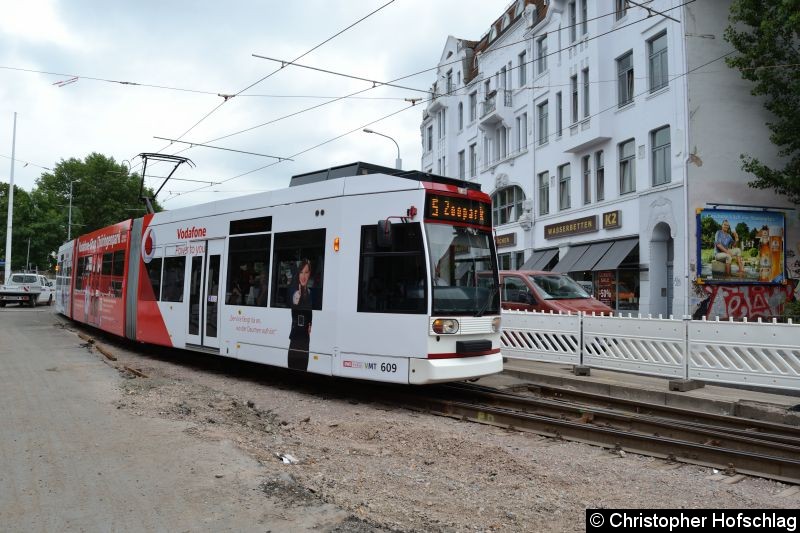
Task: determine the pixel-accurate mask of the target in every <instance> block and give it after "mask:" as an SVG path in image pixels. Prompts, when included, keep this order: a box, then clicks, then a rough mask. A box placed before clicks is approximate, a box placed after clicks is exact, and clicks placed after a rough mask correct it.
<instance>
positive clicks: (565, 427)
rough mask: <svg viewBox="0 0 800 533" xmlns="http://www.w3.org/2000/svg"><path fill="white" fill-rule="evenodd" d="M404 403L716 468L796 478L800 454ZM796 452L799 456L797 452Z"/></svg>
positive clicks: (426, 402)
mask: <svg viewBox="0 0 800 533" xmlns="http://www.w3.org/2000/svg"><path fill="white" fill-rule="evenodd" d="M405 405H406V406H407V407H409V408H415V409H418V410H423V411H427V412H430V413H433V414H439V415H443V416H449V417H454V418H459V419H462V420H470V421H473V422H479V423H483V424H491V425H496V426H501V427H507V428H513V429H515V430H520V431H527V432H532V433H536V434H540V435H545V436H549V437H557V438H562V439H564V440H572V441H578V442H584V443H588V444H594V445H598V444H599V445H601V446H604V447H610V448H618V449H625V450H628V451H631V452H635V453H640V454H643V455H649V456H654V457H661V458H664V459H669V460H673V461H679V462H686V463H691V464H697V465H702V466H709V467H715V468H720V469H731V468H732V469H734V470H735V471H736V472H739V473H744V474H750V475H754V476H759V477H766V478H770V479H776V480H780V481H785V482H790V483H800V459H797V458H789V457H781V456H777V455H773V454H769V453H758V452H753V451H747V450H737V449H731V448H725V447H721V446H718V445H716V443H710V444H706V443H698V442H691V441H687V440H681V439H680V438H671V437H668V436H664V435H663V434H661V433H653V434H646V433H639V432H636V431H633V430H630V429H620V428H614V427H610V426H605V425H597V424H595V423H594V420H592V418H591V416H584V417H582V418H581V419H580V420H574V419H566V418H554V417H552V416H545V415H541V414H533V413H526V412H521V411H516V410H513V409H508V408H505V407H496V406H492V405H486V404H476V403H470V402H464V401H458V400H452V399H447V398H442V397H437V396H435V395H431V396H424V395H417V396H415V397H412V396H406V398H405ZM794 457H799V456H798V455H797V454H795V455H794Z"/></svg>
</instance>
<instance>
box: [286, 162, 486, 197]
mask: <svg viewBox="0 0 800 533" xmlns="http://www.w3.org/2000/svg"><path fill="white" fill-rule="evenodd" d="M368 174H387V175H389V176H396V177H398V178H406V179H410V180H414V181H427V182H432V183H441V184H444V185H453V186H456V187H464V188H466V189H472V190H475V191H480V190H481V186H480V184H479V183H474V182H471V181H464V180H459V179H456V178H448V177H447V176H437V175H436V174H430V173H428V172H422V171H419V170H398V169H396V168H389V167H384V166H381V165H373V164H372V163H364V162H363V161H356V162H355V163H348V164H346V165H339V166H336V167H330V168H324V169H322V170H315V171H313V172H306V173H305V174H296V175H294V176H292V179H291V181H290V182H289V187H295V186H297V185H307V184H309V183H317V182H320V181H327V180H333V179H338V178H346V177H349V176H366V175H368Z"/></svg>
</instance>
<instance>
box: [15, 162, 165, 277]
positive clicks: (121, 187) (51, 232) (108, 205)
mask: <svg viewBox="0 0 800 533" xmlns="http://www.w3.org/2000/svg"><path fill="white" fill-rule="evenodd" d="M76 180H80V181H76ZM71 181H72V182H74V183H73V184H72V235H71V236H72V238H73V239H74V238H75V237H77V236H79V235H82V234H84V233H89V232H91V231H94V230H97V229H100V228H102V227H105V226H108V225H111V224H115V223H117V222H121V221H123V220H126V219H129V218H137V217H140V216H142V215H144V213H145V209H144V204H142V202H141V201H140V200H139V187H140V185H141V178H140V176H139V175H138V174H130V173H129V172H128V169H127V167H125V166H123V165H120V164H118V163H117V162H116V161H114V159H113V158H110V157H106V156H104V155H101V154H97V153H92V154H90V155H88V156H87V157H86V158H85V159H84V160H80V159H76V158H70V159H68V160H66V161H65V160H63V159H62V160H61V161H60V162H58V163H57V164H56V166H55V168H54V169H53V171H52V172H44V173H42V175H41V176H40V177H39V178H38V179H37V180H36V186H35V187H34V189H33V191H31V192H30V193H28V192H26V191H24V190H22V189H19V188H17V187H14V229H13V236H12V237H13V244H12V248H13V250H12V269H13V270H20V269H23V268H25V256H26V253H27V246H28V237H30V239H31V250H30V263H31V264H32V265H35V266H36V268H38V269H39V270H47V269H50V268H52V267H53V265H54V264H55V261H54V259H53V258H52V256H51V254H52V253H53V252H55V251H56V250H58V247H59V246H60V245H61V244H62V243H63V242H64V241H66V240H67V225H68V224H67V221H68V219H69V203H70V202H69V188H70V187H69V185H70V182H71ZM3 187H5V189H3ZM0 191H5V192H4V194H3V196H2V198H0V211H1V212H0V222H1V223H2V227H0V246H4V245H5V232H6V218H7V212H8V211H7V206H8V194H7V191H8V184H2V183H0ZM145 194H147V195H150V196H152V195H153V191H152V190H150V189H149V188H146V190H145ZM153 207H154V208H155V210H156V211H161V206H160V205H158V203H157V202H154V205H153Z"/></svg>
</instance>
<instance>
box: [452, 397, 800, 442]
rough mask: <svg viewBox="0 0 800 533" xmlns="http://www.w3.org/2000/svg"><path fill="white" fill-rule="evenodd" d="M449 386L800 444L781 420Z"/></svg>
mask: <svg viewBox="0 0 800 533" xmlns="http://www.w3.org/2000/svg"><path fill="white" fill-rule="evenodd" d="M445 387H447V388H453V389H456V390H466V391H470V392H471V393H484V394H487V395H493V396H488V397H495V398H498V399H500V398H502V399H504V400H505V401H510V402H515V401H518V402H519V403H520V404H526V403H527V404H529V405H534V406H535V405H537V404H538V403H540V402H544V403H543V405H550V403H548V402H561V403H563V404H566V405H573V406H574V405H580V406H583V407H585V408H587V409H606V410H609V409H612V410H614V412H624V413H631V414H638V415H649V416H654V417H659V418H663V419H665V420H672V421H675V422H678V423H680V424H682V425H685V426H694V427H701V428H706V429H713V430H716V431H724V432H726V433H730V434H733V435H740V436H743V437H755V438H759V439H762V440H768V441H773V442H780V443H783V444H789V445H792V446H799V447H800V426H791V425H787V424H781V423H778V422H769V421H765V420H755V419H751V418H743V417H738V416H732V415H722V414H716V413H707V412H702V411H696V410H691V409H684V408H682V407H674V406H668V405H659V404H654V403H648V402H641V401H637V400H629V399H625V398H613V397H609V396H604V395H602V394H596V393H591V392H584V391H578V390H572V389H566V388H560V387H553V386H540V385H534V386H532V387H531V388H530V389H529V390H530V391H531V392H532V393H534V394H538V395H539V396H533V397H532V396H525V395H520V394H513V393H509V392H506V391H501V390H498V389H494V388H491V387H484V386H481V385H475V384H468V383H454V384H450V385H446V386H445ZM497 395H500V396H497Z"/></svg>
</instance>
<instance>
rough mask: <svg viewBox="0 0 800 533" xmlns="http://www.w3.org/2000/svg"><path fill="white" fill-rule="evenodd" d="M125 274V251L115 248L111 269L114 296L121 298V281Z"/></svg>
mask: <svg viewBox="0 0 800 533" xmlns="http://www.w3.org/2000/svg"><path fill="white" fill-rule="evenodd" d="M124 274H125V251H124V250H117V251H116V252H114V266H113V268H112V271H111V275H112V276H113V277H112V278H111V287H112V288H113V289H114V296H115V297H116V298H122V281H123V275H124Z"/></svg>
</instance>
